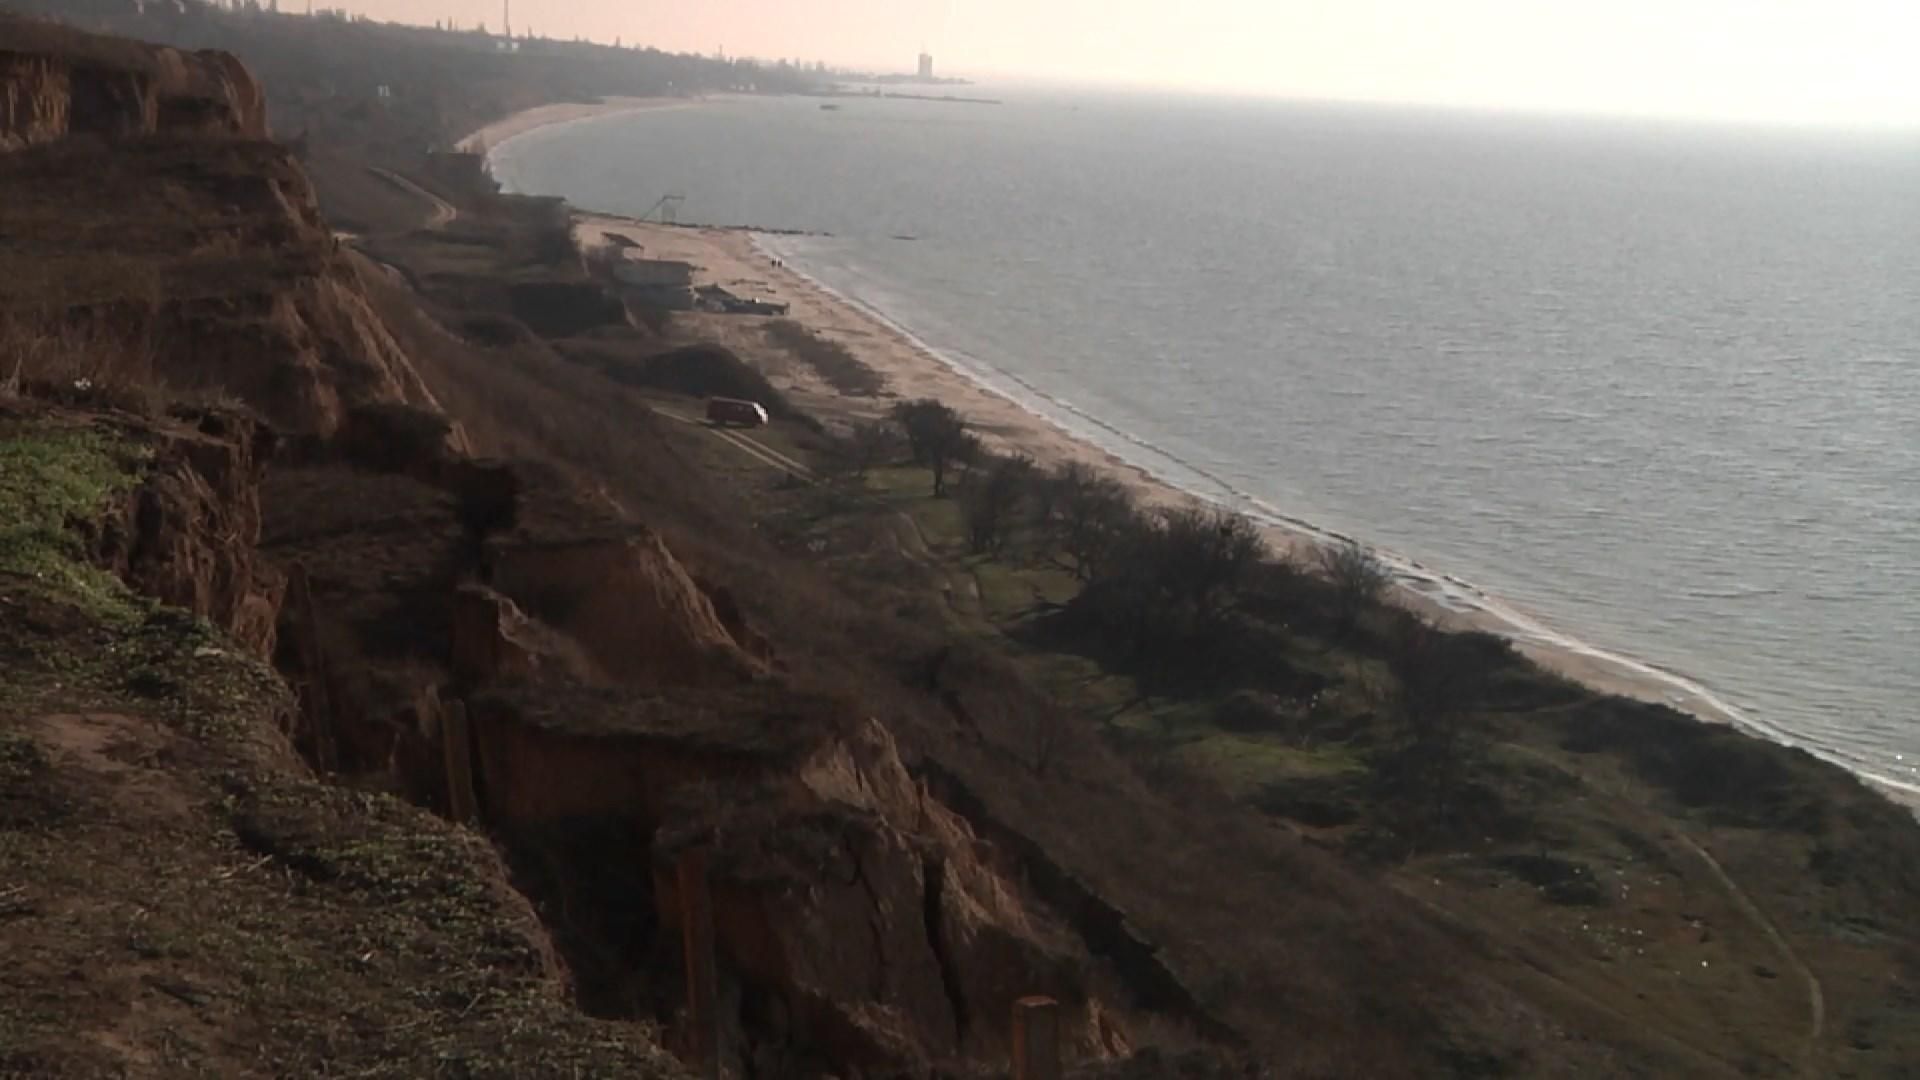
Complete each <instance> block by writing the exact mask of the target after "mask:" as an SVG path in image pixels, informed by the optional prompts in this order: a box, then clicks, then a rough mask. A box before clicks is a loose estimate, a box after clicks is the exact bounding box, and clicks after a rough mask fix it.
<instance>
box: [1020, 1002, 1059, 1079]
mask: <svg viewBox="0 0 1920 1080" xmlns="http://www.w3.org/2000/svg"><path fill="white" fill-rule="evenodd" d="M1013 1080H1060V1003H1059V1002H1057V1001H1055V1000H1053V999H1052V998H1050V997H1023V998H1021V999H1020V1000H1019V1001H1016V1002H1014V1003H1013Z"/></svg>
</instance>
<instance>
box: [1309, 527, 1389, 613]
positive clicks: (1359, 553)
mask: <svg viewBox="0 0 1920 1080" xmlns="http://www.w3.org/2000/svg"><path fill="white" fill-rule="evenodd" d="M1319 563H1320V571H1321V573H1323V574H1325V575H1326V577H1327V580H1328V581H1329V582H1330V583H1331V584H1332V585H1333V590H1334V598H1335V602H1336V605H1337V608H1336V611H1337V613H1338V616H1339V620H1340V629H1341V630H1342V631H1343V632H1346V631H1351V630H1352V629H1353V627H1354V625H1355V624H1356V623H1357V622H1358V621H1359V619H1360V613H1361V612H1363V611H1365V610H1366V609H1367V608H1369V607H1372V606H1373V605H1374V604H1377V603H1379V601H1380V597H1381V595H1382V594H1384V593H1385V592H1386V590H1387V585H1388V584H1389V583H1390V582H1391V581H1392V580H1393V575H1392V573H1391V572H1390V571H1389V570H1388V569H1387V564H1386V563H1383V562H1381V561H1380V556H1378V555H1375V554H1374V553H1373V552H1372V551H1371V550H1370V549H1368V548H1364V547H1361V546H1360V545H1359V544H1357V543H1355V542H1353V541H1352V540H1342V541H1340V542H1339V543H1337V544H1329V545H1326V546H1324V547H1322V548H1321V549H1320V552H1319Z"/></svg>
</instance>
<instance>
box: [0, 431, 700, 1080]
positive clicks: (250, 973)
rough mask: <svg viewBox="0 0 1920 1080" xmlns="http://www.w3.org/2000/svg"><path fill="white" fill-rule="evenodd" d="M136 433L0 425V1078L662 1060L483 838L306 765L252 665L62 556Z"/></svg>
mask: <svg viewBox="0 0 1920 1080" xmlns="http://www.w3.org/2000/svg"><path fill="white" fill-rule="evenodd" d="M141 458H142V454H141V451H140V447H139V444H138V439H137V437H130V436H128V435H126V434H120V433H114V432H110V431H106V430H103V429H99V428H75V427H71V426H68V425H66V424H50V423H43V422H28V423H24V424H23V423H21V422H19V421H14V422H11V423H9V424H8V425H7V426H6V427H5V428H4V429H0V521H9V522H25V523H26V524H25V526H24V527H15V528H10V529H8V530H7V531H6V533H5V534H4V547H3V548H0V673H4V679H0V866H4V867H5V868H6V874H5V876H4V878H0V954H3V955H5V956H6V957H7V963H6V964H5V965H4V966H0V1075H23V1076H36V1077H38V1076H98V1075H105V1074H110V1073H111V1074H119V1073H122V1072H131V1073H136V1074H139V1075H160V1076H172V1075H320V1074H322V1073H323V1072H328V1071H334V1072H339V1073H343V1074H351V1075H359V1076H395V1077H414V1076H442V1075H459V1076H503V1077H504V1076H529V1075H543V1076H580V1075H598V1076H654V1075H659V1076H669V1075H676V1069H675V1067H674V1066H673V1065H672V1064H671V1062H670V1061H668V1060H667V1059H666V1058H665V1055H664V1054H662V1052H661V1051H660V1050H659V1049H658V1047H657V1046H656V1044H655V1043H654V1042H653V1041H652V1039H651V1037H650V1036H651V1033H650V1032H649V1031H648V1030H647V1029H645V1028H643V1027H641V1026H637V1025H609V1024H602V1023H597V1022H593V1021H589V1020H586V1019H584V1018H583V1017H581V1016H579V1015H578V1014H577V1013H575V1012H573V1010H572V1009H571V1008H570V1007H569V1006H568V1004H567V1003H566V1002H565V1001H564V998H563V995H562V993H561V991H560V986H559V984H558V981H557V979H556V977H555V975H554V973H553V971H552V969H551V965H550V962H549V961H548V959H547V957H546V955H545V945H544V940H543V938H542V937H541V936H540V934H539V931H538V927H537V925H536V924H535V923H534V922H533V920H532V917H531V914H530V913H529V912H528V911H527V910H526V909H525V907H524V904H523V903H522V902H521V901H520V900H519V898H518V897H517V896H514V895H513V894H512V893H511V892H510V891H509V890H508V889H507V887H506V885H505V882H504V876H503V874H502V871H501V867H500V865H499V862H498V859H497V857H496V855H495V853H494V852H493V851H492V849H491V848H490V847H489V846H488V844H487V843H486V842H485V841H484V840H483V839H482V838H481V837H479V836H477V835H476V834H473V833H471V832H468V831H465V830H462V829H457V828H454V827H452V826H449V825H447V824H446V823H444V822H442V821H440V820H438V819H436V818H434V817H432V816H430V815H428V814H427V813H425V812H423V811H420V810H417V809H415V808H413V807H410V806H407V805H404V804H402V803H400V802H397V801H395V800H393V799H390V798H387V797H384V796H373V795H365V794H361V793H357V792H353V791H349V790H345V789H341V788H335V787H329V786H326V785H323V784H320V783H318V782H316V781H315V780H314V779H313V778H312V777H311V776H310V775H309V774H308V773H307V772H306V771H305V770H304V768H302V767H301V766H300V765H299V764H298V762H297V761H296V760H295V759H294V758H293V755H292V754H291V752H290V751H289V750H288V748H287V747H286V745H285V742H284V739H283V738H282V735H281V729H280V726H279V724H280V721H281V720H282V719H283V718H284V717H285V715H286V714H287V712H288V710H289V708H290V707H291V697H290V695H289V693H288V691H287V689H286V687H285V686H284V685H283V684H281V682H280V681H279V679H278V678H277V677H276V676H275V675H274V674H273V673H272V672H271V671H270V670H268V669H267V668H265V667H264V666H263V665H261V664H260V663H258V662H257V661H255V660H253V659H251V658H249V657H246V656H243V655H242V654H240V653H239V652H238V651H237V650H235V649H234V648H233V647H232V646H231V645H230V644H229V643H227V642H225V641H223V640H222V639H221V638H220V637H219V636H218V635H216V634H215V633H213V632H212V631H211V630H209V629H208V628H207V627H206V626H205V625H204V624H203V623H200V622H199V621H197V620H195V619H193V618H192V617H190V616H188V615H186V614H184V613H182V612H178V611H173V610H168V609H163V608H158V607H154V606H152V605H150V604H147V603H145V602H144V601H141V600H139V599H138V598H135V597H132V596H131V595H129V594H127V593H126V591H125V590H124V589H122V588H120V587H118V585H117V583H114V582H112V581H111V579H104V578H103V575H101V574H100V573H99V572H98V571H96V570H93V569H92V568H90V567H87V566H85V565H84V563H82V562H81V561H80V560H79V558H78V554H79V551H80V547H81V545H80V543H79V540H78V532H79V531H80V530H84V529H85V528H86V527H88V525H89V524H90V523H91V522H92V521H93V520H95V519H96V518H97V517H98V516H99V514H100V512H101V511H102V510H103V509H105V506H106V503H107V502H108V501H109V496H110V495H111V493H113V492H114V491H117V490H124V489H125V488H127V487H129V486H131V485H132V484H134V483H137V480H138V469H139V462H140V460H141Z"/></svg>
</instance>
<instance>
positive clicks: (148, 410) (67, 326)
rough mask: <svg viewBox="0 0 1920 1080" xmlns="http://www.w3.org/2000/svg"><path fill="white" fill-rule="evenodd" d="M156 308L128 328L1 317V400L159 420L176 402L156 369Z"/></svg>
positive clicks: (97, 322)
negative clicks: (27, 399)
mask: <svg viewBox="0 0 1920 1080" xmlns="http://www.w3.org/2000/svg"><path fill="white" fill-rule="evenodd" d="M151 322H152V314H151V309H148V310H147V311H146V312H144V313H142V314H141V315H139V316H137V317H136V318H135V319H134V320H133V322H132V325H131V326H129V327H127V328H125V329H110V328H109V327H107V326H105V325H103V324H102V322H101V321H99V320H85V321H81V322H77V323H75V322H66V323H62V322H57V321H53V320H49V319H46V318H44V317H34V316H31V315H26V316H23V315H21V314H18V313H11V314H10V313H5V312H0V395H5V396H13V397H18V396H23V395H24V396H32V397H37V398H45V399H49V400H55V401H61V402H64V403H67V404H92V405H105V406H109V407H112V408H119V409H125V410H127V411H129V412H135V413H139V414H141V415H148V416H150V415H155V414H157V413H159V412H160V411H162V410H163V409H164V407H165V405H166V403H167V402H168V401H169V400H171V399H172V395H170V394H169V392H168V390H167V388H166V386H165V385H164V382H163V381H162V380H161V378H160V377H159V374H158V372H157V370H156V366H155V352H154V344H153V340H154V339H153V333H152V329H151Z"/></svg>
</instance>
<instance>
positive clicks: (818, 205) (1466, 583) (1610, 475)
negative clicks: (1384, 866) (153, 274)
mask: <svg viewBox="0 0 1920 1080" xmlns="http://www.w3.org/2000/svg"><path fill="white" fill-rule="evenodd" d="M969 93H973V94H977V95H978V96H990V97H995V98H999V99H1000V100H1001V102H1002V103H1001V104H998V105H986V104H960V103H948V102H926V101H906V100H885V99H868V98H858V99H844V100H841V101H839V102H836V104H838V105H839V106H840V107H839V108H837V109H826V108H823V107H822V103H821V102H820V101H818V100H815V99H808V98H774V97H769V98H748V99H733V100H728V101H725V102H719V103H714V104H711V105H706V106H700V107H693V108H685V109H669V110H657V111H643V112H633V113H625V114H618V115H611V116H605V117H600V118H596V119H593V120H589V121H583V122H576V123H572V124H566V125H560V126H555V127H549V128H543V129H539V130H536V131H533V132H531V133H528V134H525V135H522V136H520V137H518V138H515V139H513V140H510V141H508V142H506V143H504V144H503V145H501V146H500V147H498V148H497V149H496V150H495V151H494V153H493V169H494V172H495V175H496V176H498V177H499V178H500V179H501V180H502V182H503V183H504V185H505V186H506V187H507V188H508V189H509V190H513V191H520V192H528V193H539V194H552V195H562V196H565V197H566V198H567V199H569V200H570V201H572V202H573V203H574V204H576V205H578V206H582V207H587V208H592V209H597V210H604V211H608V212H612V213H620V214H629V215H640V214H643V213H646V212H648V211H649V210H652V209H655V208H656V207H657V205H658V204H659V203H660V200H661V199H662V197H663V196H668V195H678V196H682V198H681V199H679V200H676V201H675V203H676V205H675V206H674V210H675V212H676V214H677V216H678V219H679V220H681V221H683V222H699V223H705V224H720V225H745V226H756V227H761V228H766V229H782V230H804V231H806V232H808V233H811V234H814V235H764V236H762V237H761V238H760V242H761V243H762V244H763V246H764V247H765V248H766V250H767V252H768V253H769V256H770V257H778V258H782V259H784V260H786V262H787V263H788V264H789V265H790V266H791V267H794V268H797V269H799V270H801V271H803V272H805V273H806V274H807V275H809V276H810V277H812V278H813V279H814V280H816V281H817V282H819V283H820V284H822V285H824V286H825V287H827V288H830V289H831V290H833V291H835V292H837V293H839V294H841V295H842V296H843V297H845V298H847V299H848V300H850V301H852V302H854V303H857V304H860V305H862V306H863V307H865V308H867V309H868V310H869V311H871V312H873V313H875V314H877V315H879V316H881V317H883V318H884V319H886V320H887V321H889V322H891V323H892V324H894V325H895V326H896V327H898V328H900V329H901V330H902V331H904V332H906V333H909V334H911V335H912V336H913V337H915V338H917V339H918V340H920V341H921V342H923V343H925V344H926V345H927V346H928V347H929V348H930V349H931V350H933V351H934V352H935V353H936V354H937V355H938V356H939V357H940V358H941V359H943V360H944V361H945V362H947V363H949V364H952V365H953V366H955V367H957V368H959V369H960V370H962V371H963V372H965V373H967V374H969V375H970V376H972V377H973V378H975V379H977V380H979V381H981V382H983V383H985V384H987V385H989V386H991V387H993V388H995V389H998V390H1000V391H1001V392H1002V393H1005V394H1007V395H1008V396H1010V397H1012V398H1014V399H1015V400H1018V401H1020V402H1022V403H1024V404H1026V405H1027V406H1028V407H1030V408H1032V409H1033V410H1035V411H1037V412H1040V413H1042V414H1044V415H1046V416H1047V417H1049V418H1051V419H1053V420H1054V421H1055V422H1056V423H1058V424H1060V425H1061V426H1063V427H1065V428H1067V429H1069V430H1071V431H1073V432H1075V433H1077V434H1080V435H1082V436H1084V437H1086V438H1088V439H1090V440H1092V441H1094V442H1097V443H1099V444H1100V445H1102V446H1103V447H1105V448H1107V449H1109V450H1112V451H1113V452H1115V453H1117V454H1119V455H1121V456H1122V457H1124V458H1126V459H1128V460H1129V461H1131V462H1133V463H1135V464H1137V465H1140V466H1141V467H1143V468H1145V469H1147V470H1149V471H1151V472H1153V473H1155V474H1156V475H1158V476H1160V477H1162V478H1163V479H1166V480H1168V481H1170V482H1173V483H1176V484H1178V485H1180V486H1182V487H1184V488H1187V489H1189V490H1191V491H1193V492H1195V493H1197V494H1200V495H1202V496H1204V497H1207V498H1211V499H1215V500H1217V501H1219V502H1222V503H1224V504H1226V505H1230V506H1233V507H1236V508H1238V509H1241V510H1243V511H1245V512H1248V513H1251V514H1255V515H1257V516H1260V517H1262V518H1265V519H1267V520H1270V521H1274V522H1290V523H1295V524H1299V523H1311V524H1312V528H1314V529H1316V530H1323V531H1325V532H1330V533H1336V534H1340V535H1346V536H1352V537H1357V538H1359V539H1361V540H1363V541H1365V542H1366V543H1368V544H1370V545H1373V546H1376V547H1377V548H1379V549H1380V550H1382V551H1384V552H1387V553H1391V554H1392V556H1393V557H1394V560H1395V563H1396V565H1398V566H1400V567H1401V568H1402V570H1403V573H1404V574H1405V575H1406V576H1407V577H1408V578H1409V580H1410V583H1411V584H1414V585H1415V586H1416V587H1421V588H1423V589H1424V590H1425V591H1427V592H1428V593H1429V594H1430V595H1432V596H1435V597H1436V598H1437V599H1439V600H1440V601H1441V602H1443V603H1454V602H1457V603H1459V604H1462V605H1464V606H1478V607H1484V608H1487V609H1490V610H1495V611H1498V612H1500V613H1502V614H1503V616H1504V617H1505V618H1506V622H1507V625H1508V627H1509V629H1510V631H1511V632H1512V633H1514V634H1515V636H1518V637H1522V638H1534V639H1537V640H1543V641H1550V642H1556V643H1559V644H1562V645H1568V646H1571V647H1575V648H1577V649H1580V650H1583V651H1586V652H1588V653H1589V654H1591V655H1598V656H1604V657H1607V658H1610V659H1611V660H1613V661H1615V662H1618V663H1619V664H1622V665H1626V666H1628V667H1631V668H1633V669H1634V670H1636V671H1639V672H1642V673H1644V674H1646V675H1649V676H1652V677H1656V678H1658V679H1659V680H1661V685H1662V686H1664V687H1666V688H1667V694H1666V696H1668V697H1669V698H1670V700H1672V701H1673V702H1674V703H1675V704H1676V705H1680V706H1682V707H1694V708H1695V709H1696V711H1701V712H1713V713H1719V714H1730V715H1732V716H1733V717H1735V718H1736V720H1737V722H1739V723H1742V724H1744V725H1746V726H1748V727H1750V728H1752V729H1753V730H1755V731H1757V732H1760V733H1763V734H1766V735H1768V736H1770V737H1773V738H1776V739H1779V740H1781V741H1784V742H1787V743H1791V744H1794V745H1798V746H1801V747H1803V748H1806V749H1808V750H1810V751H1812V752H1814V753H1816V754H1818V755H1820V756H1822V757H1825V758H1827V759H1829V760H1832V761H1834V762H1837V763H1840V764H1843V765H1845V766H1847V767H1849V768H1852V769H1854V770H1856V771H1857V772H1860V773H1862V774H1864V775H1867V776H1870V777H1873V778H1876V779H1878V780H1879V781H1881V782H1883V783H1885V784H1888V785H1892V786H1895V787H1898V788H1903V789H1905V790H1906V791H1907V792H1909V793H1920V128H1917V129H1915V130H1910V131H1904V132H1901V131H1885V130H1883V131H1851V130H1823V129H1804V128H1803V129H1787V128H1766V127H1756V126H1744V127H1742V126H1710V125H1704V124H1702V125H1692V124H1685V123H1678V122H1666V121H1654V120H1613V119H1599V118H1590V117H1582V118H1574V117H1556V116H1544V115H1514V114H1499V113H1479V112H1465V111H1447V110H1437V109H1415V108H1397V107H1385V106H1363V105H1346V104H1323V103H1288V102H1275V101H1259V100H1242V99H1224V98H1207V97H1198V96H1191V97H1188V96H1168V95H1164V94H1159V95H1155V94H1145V93H1118V92H1094V91H1087V92H1073V91H1066V90H1061V89H1057V88H1033V87H1007V88H973V89H972V90H970V91H969Z"/></svg>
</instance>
